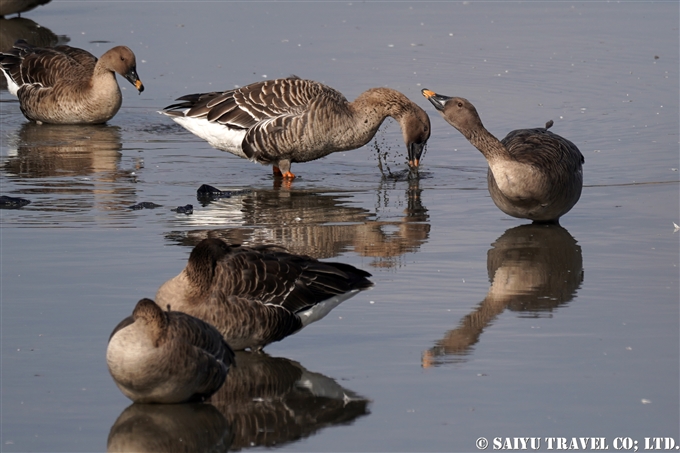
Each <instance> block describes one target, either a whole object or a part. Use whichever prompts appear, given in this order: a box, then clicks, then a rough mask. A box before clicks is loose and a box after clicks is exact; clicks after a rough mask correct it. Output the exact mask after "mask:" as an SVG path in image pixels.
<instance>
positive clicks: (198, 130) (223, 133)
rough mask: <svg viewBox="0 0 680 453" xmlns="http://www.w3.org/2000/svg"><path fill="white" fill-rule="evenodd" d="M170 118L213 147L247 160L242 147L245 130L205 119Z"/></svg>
mask: <svg viewBox="0 0 680 453" xmlns="http://www.w3.org/2000/svg"><path fill="white" fill-rule="evenodd" d="M161 113H163V112H161ZM170 118H172V119H173V121H175V122H176V123H177V124H179V125H180V126H182V127H183V128H185V129H186V130H188V131H189V132H191V133H192V134H195V135H197V136H198V137H200V138H202V139H203V140H205V141H207V142H208V143H210V145H211V146H212V147H214V148H217V149H220V150H222V151H227V152H230V153H232V154H234V155H236V156H238V157H242V158H244V159H247V157H246V155H245V154H244V153H243V149H242V147H241V143H242V142H243V137H245V136H246V131H245V130H244V129H232V128H230V127H227V126H224V125H222V124H219V123H213V122H210V121H208V120H207V119H205V118H189V117H186V116H171V117H170Z"/></svg>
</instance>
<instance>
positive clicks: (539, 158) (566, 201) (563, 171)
mask: <svg viewBox="0 0 680 453" xmlns="http://www.w3.org/2000/svg"><path fill="white" fill-rule="evenodd" d="M422 93H423V96H425V97H426V98H427V99H428V100H429V101H430V102H431V103H432V105H434V107H435V108H436V109H437V110H438V111H439V113H440V114H441V115H442V116H443V117H444V119H445V120H446V121H447V122H448V123H449V124H451V125H452V126H453V127H455V128H456V129H458V131H459V132H460V133H461V134H463V136H465V138H466V139H468V141H469V142H470V143H471V144H472V145H473V146H474V147H475V148H477V149H478V150H479V151H481V153H482V154H483V155H484V157H485V158H486V160H487V162H488V164H489V170H488V173H487V184H488V187H489V193H490V194H491V199H492V200H493V201H494V203H495V204H496V206H498V208H499V209H500V210H501V211H503V212H504V213H506V214H508V215H510V216H513V217H518V218H521V219H530V220H533V221H534V222H537V223H559V219H560V217H561V216H563V215H564V214H566V213H567V212H569V210H571V208H573V207H574V205H575V204H576V202H577V201H578V200H579V198H580V197H581V189H582V187H583V163H584V162H585V159H584V157H583V154H581V152H580V151H579V149H578V148H577V147H576V145H574V144H573V143H572V142H570V141H569V140H567V139H565V138H563V137H560V136H559V135H557V134H554V133H552V132H550V131H548V129H549V128H550V127H551V126H552V125H553V122H552V121H548V123H547V124H546V125H545V128H536V129H519V130H515V131H512V132H510V133H509V134H508V135H507V136H506V137H505V138H504V139H503V140H502V141H499V140H498V139H497V138H496V137H494V136H493V135H492V134H491V133H490V132H489V131H487V130H486V129H485V128H484V126H483V125H482V120H481V119H480V118H479V114H478V113H477V110H476V109H475V107H474V105H472V104H471V103H470V101H468V100H467V99H464V98H460V97H449V96H445V95H441V94H437V93H435V92H433V91H430V90H427V89H424V90H422Z"/></svg>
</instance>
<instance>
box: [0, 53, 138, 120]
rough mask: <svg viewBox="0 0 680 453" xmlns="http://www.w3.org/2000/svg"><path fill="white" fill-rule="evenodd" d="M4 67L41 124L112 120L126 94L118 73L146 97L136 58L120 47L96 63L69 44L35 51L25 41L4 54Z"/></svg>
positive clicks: (0, 60)
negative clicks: (121, 86)
mask: <svg viewBox="0 0 680 453" xmlns="http://www.w3.org/2000/svg"><path fill="white" fill-rule="evenodd" d="M0 69H1V70H2V72H3V73H4V74H5V78H6V79H7V86H8V90H9V91H10V93H12V94H13V95H15V96H17V97H18V98H19V106H20V108H21V112H22V113H23V114H24V116H25V117H26V118H28V119H29V120H32V121H36V122H38V123H52V124H98V123H105V122H106V121H108V120H110V119H111V118H113V116H114V115H115V114H116V113H117V112H118V110H119V109H120V105H121V103H122V96H121V93H120V87H119V86H118V82H117V81H116V76H115V74H114V73H115V72H117V73H118V74H120V75H122V76H123V77H125V78H126V79H127V80H128V81H129V82H130V83H132V84H133V85H134V86H135V88H137V90H138V91H139V92H140V93H141V92H142V91H144V85H143V84H142V81H141V80H139V76H138V75H137V63H136V59H135V54H134V53H133V52H132V50H130V49H129V48H128V47H125V46H117V47H114V48H112V49H110V50H108V51H107V52H106V53H104V55H102V56H101V58H99V59H97V58H96V57H95V56H94V55H92V54H91V53H89V52H87V51H85V50H82V49H78V48H75V47H70V46H56V47H34V46H31V45H30V44H28V43H27V42H26V41H24V40H19V41H17V42H16V43H15V44H14V46H13V48H12V49H11V50H9V51H7V52H2V53H0Z"/></svg>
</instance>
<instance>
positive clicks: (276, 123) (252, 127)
mask: <svg viewBox="0 0 680 453" xmlns="http://www.w3.org/2000/svg"><path fill="white" fill-rule="evenodd" d="M177 100H178V101H182V102H179V103H176V104H173V105H170V106H168V107H166V108H165V109H163V110H162V111H161V112H160V113H162V114H165V115H167V116H169V117H170V118H172V119H173V120H174V121H175V122H176V123H178V124H180V125H181V126H182V127H184V128H186V129H187V130H189V131H190V132H192V133H193V134H195V135H197V136H199V137H200V138H202V139H204V140H207V141H208V143H209V144H210V145H211V146H213V147H214V148H217V149H220V150H223V151H228V152H230V153H232V154H234V155H236V156H239V157H242V158H246V159H249V160H251V161H254V162H259V163H260V164H263V165H272V166H273V170H274V175H275V176H281V177H283V178H286V179H289V180H292V179H293V178H295V175H294V174H293V173H291V171H290V166H291V164H292V163H293V162H308V161H311V160H315V159H319V158H321V157H324V156H326V155H328V154H330V153H334V152H338V151H346V150H350V149H356V148H359V147H361V146H363V145H365V144H366V143H368V142H369V141H370V140H371V139H372V138H373V136H374V135H375V133H376V132H377V131H378V128H379V127H380V125H381V124H382V122H383V121H384V120H385V118H387V117H388V116H390V117H392V118H394V119H395V120H396V121H398V122H399V124H400V126H401V131H402V135H403V138H404V142H405V143H406V148H407V150H408V161H409V166H410V167H413V168H415V167H418V165H419V161H420V157H421V154H422V153H423V149H424V146H425V143H426V142H427V139H428V138H429V137H430V119H429V117H428V116H427V113H425V111H424V110H423V109H421V108H420V107H419V106H418V105H417V104H415V103H414V102H412V101H411V100H409V99H408V98H407V97H406V96H404V95H403V94H402V93H400V92H398V91H396V90H393V89H390V88H371V89H369V90H367V91H365V92H364V93H362V94H360V95H359V97H357V98H356V100H354V101H353V102H348V101H347V99H345V97H344V96H343V95H342V94H341V93H340V92H338V91H336V90H334V89H333V88H330V87H328V86H326V85H323V84H321V83H318V82H314V81H311V80H304V79H300V78H298V77H295V76H293V77H288V78H283V79H276V80H266V81H261V82H256V83H252V84H250V85H246V86H244V87H241V88H237V89H234V90H228V91H223V92H221V93H220V92H212V93H197V94H189V95H186V96H182V97H180V98H178V99H177Z"/></svg>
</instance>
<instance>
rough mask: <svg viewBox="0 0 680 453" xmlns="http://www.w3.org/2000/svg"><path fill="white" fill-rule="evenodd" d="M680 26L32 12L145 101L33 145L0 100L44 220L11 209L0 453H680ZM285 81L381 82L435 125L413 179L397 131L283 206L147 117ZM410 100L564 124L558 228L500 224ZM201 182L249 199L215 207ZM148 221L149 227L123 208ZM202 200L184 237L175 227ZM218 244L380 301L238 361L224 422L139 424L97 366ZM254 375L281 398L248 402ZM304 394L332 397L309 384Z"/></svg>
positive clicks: (438, 124)
mask: <svg viewBox="0 0 680 453" xmlns="http://www.w3.org/2000/svg"><path fill="white" fill-rule="evenodd" d="M678 10H679V7H678V4H677V3H674V2H657V3H647V2H636V3H635V2H621V3H601V2H525V3H515V2H506V3H497V2H463V3H453V2H445V3H442V2H401V3H378V2H376V3H372V2H369V3H357V2H342V3H341V2H311V3H309V2H305V3H297V2H282V3H260V2H249V3H246V2H243V3H231V2H177V3H164V4H163V5H162V6H161V5H160V4H159V3H155V2H141V3H140V2H137V3H134V4H133V3H124V4H123V3H120V2H113V1H112V2H90V3H84V2H66V1H58V0H54V1H53V2H51V3H50V4H48V5H46V6H42V7H40V8H38V9H36V10H34V11H31V12H30V13H28V14H25V15H23V18H27V19H30V20H31V21H33V22H34V23H36V24H39V25H40V26H41V27H40V28H41V29H47V30H49V31H51V35H49V36H48V37H47V38H45V39H48V40H52V41H54V39H55V38H54V37H57V38H56V39H58V40H61V41H60V42H67V41H68V43H69V44H70V45H73V46H76V47H81V48H84V49H87V50H89V51H91V52H92V53H94V54H96V55H101V54H102V53H103V52H104V51H105V50H107V49H108V48H109V47H112V46H114V45H119V44H121V45H128V46H129V47H131V48H132V49H133V50H134V51H135V53H136V55H137V58H138V72H139V75H140V77H141V79H142V80H143V81H144V84H145V87H146V90H145V91H144V93H142V94H141V95H139V96H138V95H137V94H136V90H134V89H133V88H132V87H131V85H129V84H128V83H127V82H126V81H125V80H122V79H119V83H120V84H121V88H122V89H123V97H124V101H123V108H122V109H121V111H120V112H119V113H118V115H117V116H116V117H114V118H113V119H112V120H111V121H110V122H109V123H108V124H107V125H103V126H88V127H83V126H80V127H70V126H69V127H55V126H36V125H34V124H31V123H29V122H27V121H26V120H25V119H24V118H23V116H22V115H21V113H20V111H19V106H18V103H17V102H16V100H15V99H14V98H13V97H12V96H11V95H10V94H9V93H8V92H7V91H5V90H2V91H0V124H1V126H0V128H1V131H0V132H1V133H0V140H1V143H0V189H1V190H0V192H1V193H0V194H1V195H8V196H15V197H17V196H18V197H22V198H26V199H28V200H30V201H31V203H30V204H29V205H27V206H25V207H22V208H21V209H14V210H7V209H5V210H0V219H1V221H2V228H0V241H1V244H0V245H1V254H0V258H1V261H0V264H1V271H0V272H1V278H2V285H1V286H2V289H1V292H0V296H1V306H0V307H1V310H2V312H1V323H2V324H1V326H2V334H1V335H2V350H1V353H2V388H1V396H2V433H1V434H0V437H1V443H0V445H1V446H0V449H2V451H7V452H12V451H18V452H20V451H21V452H23V451H52V452H54V451H103V450H106V449H107V442H108V443H109V445H120V444H116V443H115V442H119V441H121V439H122V440H123V441H130V442H131V441H133V440H135V439H134V438H133V437H131V435H130V433H129V431H126V426H128V425H126V423H128V422H130V421H132V422H134V421H135V420H140V418H138V417H141V419H143V420H148V421H149V423H148V424H146V425H144V428H143V429H144V430H145V431H143V432H144V433H151V434H150V438H153V439H158V440H159V442H163V441H167V442H168V444H154V445H150V446H147V448H150V449H152V450H153V449H159V448H172V447H173V446H176V445H177V444H173V442H175V441H176V439H174V438H173V437H172V436H173V435H178V434H181V435H182V436H184V438H186V439H193V440H192V441H194V442H196V444H194V445H193V447H194V448H193V449H194V450H195V451H200V450H201V449H203V450H207V449H210V448H214V449H215V450H220V449H222V450H224V449H228V448H231V449H244V450H245V449H252V450H258V449H265V448H268V447H272V446H276V447H278V449H280V450H294V451H397V450H398V451H475V450H476V447H475V440H476V439H477V438H479V437H486V438H488V439H489V440H490V441H491V440H492V439H493V438H494V437H501V438H504V437H519V436H521V437H525V436H535V437H541V438H542V439H544V438H545V437H566V438H571V437H584V436H598V437H604V438H605V439H606V440H607V442H608V444H609V446H610V449H613V442H614V440H615V439H616V438H617V437H621V436H624V437H630V438H631V439H633V440H635V441H638V442H639V443H640V444H639V446H640V448H641V447H642V446H643V445H644V438H645V437H653V436H661V437H672V438H674V439H675V440H676V441H678V442H680V434H679V432H678V426H680V415H679V407H680V404H679V399H680V392H679V388H680V376H679V368H680V366H679V356H680V353H679V346H678V345H679V344H680V338H679V315H680V313H679V308H678V300H679V297H680V290H679V287H678V275H679V274H678V256H679V254H680V250H679V238H680V232H678V231H674V226H673V225H674V223H675V224H680V213H679V210H680V209H679V203H680V202H679V195H678V167H680V163H679V161H678V129H679V126H678V124H679V115H678V109H679V107H678V98H679V96H678V86H679V79H678V68H679V61H678V55H679V48H680V46H679V43H678V23H679V14H678ZM29 25H30V24H29ZM2 29H3V31H5V30H9V27H2ZM53 36H54V37H53ZM3 42H4V41H3ZM290 74H296V75H298V76H300V77H304V78H310V79H314V80H318V81H321V82H324V83H327V84H329V85H331V86H333V87H334V88H337V89H338V90H340V91H342V92H343V93H344V94H345V95H346V96H347V98H349V99H353V98H354V97H356V96H357V95H358V94H359V93H361V92H362V91H363V90H365V89H367V88H369V87H373V86H388V87H391V88H395V89H398V90H400V91H402V92H403V93H405V94H406V95H407V96H409V97H410V98H411V99H413V100H414V101H415V102H417V103H418V104H419V105H421V106H422V107H423V108H424V109H425V110H426V111H427V112H428V113H429V114H430V116H431V120H432V129H433V131H432V138H431V139H430V142H429V144H428V147H427V153H426V154H425V157H424V159H423V166H422V169H421V171H420V173H419V174H418V175H409V174H408V172H407V171H405V167H406V165H405V160H406V157H405V155H406V153H405V149H404V145H403V142H402V139H401V133H400V131H399V128H398V125H397V124H396V122H394V121H392V120H388V121H386V122H385V123H384V125H383V126H382V128H381V130H380V132H379V133H378V135H377V136H376V139H375V140H374V141H373V142H371V143H370V144H369V145H367V146H366V147H364V148H362V149H359V150H355V151H348V152H343V153H336V154H333V155H331V156H328V157H327V158H324V159H322V160H319V161H315V162H310V163H305V164H295V165H294V172H295V173H296V174H297V175H298V176H299V178H298V179H296V180H295V181H294V182H293V184H292V185H291V187H282V186H281V185H278V184H276V182H275V181H274V180H273V179H272V177H271V175H270V169H269V168H267V167H262V166H259V165H256V164H252V163H249V162H246V161H244V160H241V159H238V158H236V157H233V156H231V155H229V154H227V153H224V152H220V151H217V150H214V149H212V148H211V147H210V146H209V145H207V144H206V143H205V142H203V141H201V140H200V139H198V138H196V137H194V136H193V135H191V134H190V133H188V132H186V131H184V130H183V129H182V128H180V127H179V126H176V125H174V124H173V123H172V122H171V121H170V120H169V119H168V118H165V117H163V116H161V115H159V114H157V113H156V112H157V110H158V109H160V108H162V107H164V106H166V105H168V104H170V103H171V102H172V101H173V99H174V98H176V97H178V96H181V95H183V94H188V93H193V92H200V91H210V90H223V89H228V88H232V87H234V86H240V85H244V84H247V83H249V82H253V81H257V80H261V79H263V78H265V77H266V78H274V77H283V76H287V75H290ZM422 88H429V89H432V90H434V91H437V92H440V93H443V94H448V95H457V96H463V97H466V98H468V99H469V100H470V101H471V102H473V103H474V104H475V105H476V107H477V109H478V111H479V112H480V115H481V117H482V119H483V121H484V124H485V125H486V127H487V128H488V129H489V130H490V131H491V132H492V133H494V134H496V135H497V136H499V137H502V136H504V135H505V133H507V132H508V131H510V130H512V129H516V128H524V127H538V126H541V125H543V124H545V122H546V121H547V120H550V119H552V120H554V122H555V125H554V126H553V129H552V130H553V131H554V132H555V133H558V134H560V135H563V136H565V137H567V138H569V139H570V140H572V141H573V142H574V143H576V144H577V145H578V146H579V148H580V149H581V151H582V153H583V154H584V156H585V160H586V162H585V167H584V174H585V187H584V189H583V195H582V197H581V200H580V202H579V203H578V204H577V205H576V206H575V207H574V209H573V210H572V211H571V212H570V213H568V214H567V215H566V216H565V217H564V218H563V219H562V222H561V223H562V226H561V227H552V228H545V227H535V226H531V225H527V222H525V221H522V220H519V219H513V218H509V217H507V216H505V215H504V214H503V213H502V212H500V211H499V210H498V209H497V208H496V207H495V206H494V205H493V202H492V201H491V199H490V198H489V195H488V192H487V190H486V163H485V161H484V159H483V157H482V156H481V154H480V153H479V152H478V151H476V150H475V149H474V148H472V146H471V145H470V144H469V143H468V142H467V141H466V140H465V139H464V138H463V137H462V136H461V135H460V134H459V133H458V132H457V131H455V130H454V129H453V128H452V127H450V126H449V125H448V124H446V123H445V122H444V121H443V119H441V118H440V117H439V116H438V115H437V113H436V112H435V111H434V109H433V108H432V107H431V105H429V103H428V102H427V101H426V100H425V99H424V98H423V97H422V96H421V95H420V90H421V89H422ZM379 156H380V157H379ZM379 163H381V164H382V170H381V168H380V166H379ZM204 183H207V184H211V185H214V186H217V187H220V188H223V189H228V190H241V191H243V192H241V194H240V195H235V196H233V197H231V198H225V199H222V200H219V201H214V202H210V203H207V204H203V203H201V202H200V201H199V200H198V199H197V198H196V190H197V189H198V187H200V185H201V184H204ZM140 202H153V203H155V204H158V205H161V206H160V207H157V208H155V209H143V210H132V209H130V208H129V207H130V206H132V205H135V204H137V203H140ZM189 203H190V204H193V206H194V213H193V214H192V215H184V214H177V213H175V212H172V211H171V209H172V208H176V207H177V206H184V205H186V204H189ZM208 235H212V236H218V237H222V238H224V239H226V240H229V241H231V242H239V243H243V244H260V243H276V244H280V245H284V246H286V247H288V248H289V249H290V250H292V251H294V252H296V253H306V254H309V255H312V256H316V257H318V258H320V259H324V260H335V261H342V262H346V263H349V264H352V265H355V266H357V267H360V268H362V269H365V270H367V271H369V272H371V273H372V274H373V281H374V282H375V287H374V288H373V289H372V290H370V291H367V292H364V293H361V294H359V295H358V296H356V297H354V298H352V299H350V300H348V301H346V302H344V303H343V304H342V305H340V306H339V307H337V308H336V309H335V310H334V311H333V312H332V313H331V314H330V315H329V316H328V317H327V318H325V319H323V320H322V321H320V322H318V323H316V324H314V325H312V326H310V327H308V328H306V329H305V330H303V331H302V332H300V333H298V334H296V335H294V336H292V337H289V338H287V339H285V340H284V341H282V342H280V343H276V344H272V345H270V346H268V347H267V348H266V351H267V355H266V356H263V357H260V358H252V357H251V358H250V359H252V360H254V362H253V363H252V364H250V365H249V366H244V367H243V370H242V372H241V373H240V374H236V373H235V374H234V375H233V376H230V378H228V380H229V379H232V380H231V387H227V386H225V390H224V392H225V395H224V397H223V399H222V400H221V402H216V403H215V404H214V405H197V406H190V405H187V406H186V407H178V408H161V407H159V408H143V407H141V408H140V407H137V406H130V402H129V401H128V400H127V399H126V398H125V397H124V396H123V395H122V394H121V393H120V392H119V391H118V389H117V388H116V386H115V385H114V383H113V381H112V380H111V378H110V376H109V374H108V371H107V369H106V364H105V359H104V358H105V350H106V342H107V339H108V336H109V334H110V332H111V330H112V329H113V327H114V326H115V325H116V324H117V323H118V321H120V320H121V319H122V318H123V317H125V316H127V315H129V314H130V312H131V310H132V308H133V307H134V304H135V303H136V302H137V301H138V300H139V299H140V298H142V297H153V295H154V294H155V291H156V289H157V288H158V287H159V286H160V284H161V283H163V282H164V281H165V280H167V279H168V278H170V277H172V276H174V275H176V274H177V273H178V272H179V271H180V270H181V269H182V267H183V266H184V263H185V262H186V259H187V258H188V254H189V252H190V251H191V247H192V246H193V245H195V244H196V243H197V242H198V241H200V239H201V238H203V237H206V236H208ZM243 360H244V361H245V362H247V361H248V359H243ZM249 373H251V374H249ZM303 376H304V379H303V378H302V377H303ZM258 379H264V380H265V381H266V382H268V383H269V384H268V385H270V386H271V392H270V393H264V392H261V393H260V394H259V396H258V395H255V394H252V393H248V392H247V391H245V390H241V388H240V387H238V386H239V385H241V383H245V385H249V384H253V383H256V382H259V381H258ZM305 379H306V382H313V383H316V384H317V386H316V388H317V389H322V390H318V391H316V392H315V391H312V390H310V389H311V388H313V387H314V386H311V387H307V388H304V387H300V386H299V385H297V384H295V383H296V382H301V380H305ZM234 389H236V390H234ZM229 392H231V393H229ZM341 395H349V396H351V398H349V400H345V399H344V397H342V396H341ZM287 417H290V418H287ZM260 420H268V422H266V423H265V422H260ZM263 424H264V425H266V428H264V429H260V428H257V427H258V426H263ZM180 426H181V427H182V428H181V429H182V431H181V432H180V431H178V430H180V428H179V427H180ZM254 427H255V428H254ZM197 429H203V430H206V432H207V431H210V433H211V434H210V435H205V436H197V437H192V436H195V434H196V430H197ZM201 442H202V443H201ZM112 448H113V447H112ZM542 448H543V449H545V448H546V444H545V442H544V443H543V444H542ZM489 449H491V447H489Z"/></svg>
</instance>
